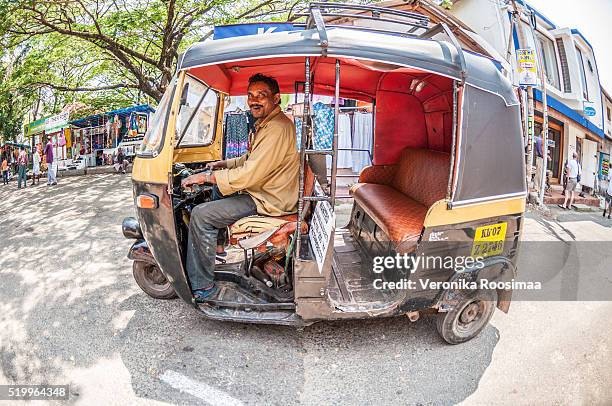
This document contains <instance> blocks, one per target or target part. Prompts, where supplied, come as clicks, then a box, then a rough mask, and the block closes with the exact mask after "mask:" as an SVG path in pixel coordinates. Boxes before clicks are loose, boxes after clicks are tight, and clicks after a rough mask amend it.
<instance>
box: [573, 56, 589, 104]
mask: <svg viewBox="0 0 612 406" xmlns="http://www.w3.org/2000/svg"><path fill="white" fill-rule="evenodd" d="M576 53H577V54H578V65H579V66H578V68H579V69H578V70H579V71H580V79H581V80H582V95H583V96H584V99H585V100H589V86H588V83H587V80H586V72H585V70H584V58H583V57H582V52H581V51H580V48H578V47H576Z"/></svg>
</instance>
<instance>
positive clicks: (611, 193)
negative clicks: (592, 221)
mask: <svg viewBox="0 0 612 406" xmlns="http://www.w3.org/2000/svg"><path fill="white" fill-rule="evenodd" d="M605 198H606V201H605V202H604V212H603V216H604V217H606V211H607V212H608V218H610V217H611V216H610V215H611V214H612V171H610V170H608V189H607V190H606V196H605Z"/></svg>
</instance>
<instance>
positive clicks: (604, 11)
mask: <svg viewBox="0 0 612 406" xmlns="http://www.w3.org/2000/svg"><path fill="white" fill-rule="evenodd" d="M527 2H528V3H529V4H530V5H531V6H532V7H533V8H535V9H536V10H538V11H539V12H540V13H542V14H543V15H544V16H546V18H548V19H549V20H551V21H552V22H553V23H555V25H556V26H557V27H559V28H566V27H568V28H577V29H578V30H579V31H580V32H581V33H582V35H584V37H585V38H586V39H587V41H589V43H590V44H591V45H592V46H593V49H594V50H595V59H596V60H597V67H598V68H599V80H600V82H601V85H602V86H603V87H604V88H605V89H606V91H607V92H608V93H610V94H612V0H580V1H578V0H528V1H527Z"/></svg>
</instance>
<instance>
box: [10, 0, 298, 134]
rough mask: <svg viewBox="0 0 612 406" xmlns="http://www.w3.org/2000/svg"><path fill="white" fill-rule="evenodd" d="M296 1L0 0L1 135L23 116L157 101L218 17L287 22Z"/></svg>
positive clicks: (16, 130)
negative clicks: (182, 57)
mask: <svg viewBox="0 0 612 406" xmlns="http://www.w3.org/2000/svg"><path fill="white" fill-rule="evenodd" d="M300 5H303V2H301V1H299V0H298V1H293V2H286V1H280V0H237V1H235V0H107V1H102V0H63V1H57V0H0V47H1V49H0V134H4V135H5V136H6V137H14V136H16V135H17V134H18V133H19V132H20V130H21V125H22V122H23V121H28V120H33V119H37V118H40V117H41V116H42V115H49V114H54V113H57V112H59V111H60V110H61V109H62V107H63V106H64V105H66V104H68V103H76V102H78V103H83V104H85V105H87V106H88V108H86V109H83V110H81V111H80V113H79V114H86V113H87V112H95V111H105V110H111V109H114V108H119V107H125V106H127V105H131V104H140V103H151V104H155V103H156V101H158V100H159V99H160V98H161V95H162V94H163V92H164V90H165V88H166V86H167V84H168V83H169V81H170V79H171V77H172V75H173V73H174V69H175V65H176V61H177V58H178V55H179V54H180V53H181V52H183V51H184V50H186V49H187V47H189V46H190V45H191V44H192V43H194V42H196V41H198V40H199V39H200V38H202V37H203V36H204V35H205V34H206V33H207V32H208V31H209V30H210V29H211V28H212V26H213V25H215V24H219V23H235V22H239V21H247V20H273V19H279V20H286V19H287V18H291V16H292V14H293V13H295V12H297V11H298V9H299V6H300Z"/></svg>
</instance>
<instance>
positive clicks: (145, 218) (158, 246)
mask: <svg viewBox="0 0 612 406" xmlns="http://www.w3.org/2000/svg"><path fill="white" fill-rule="evenodd" d="M133 190H134V196H135V197H136V196H138V195H142V194H149V195H154V196H157V198H158V202H159V204H158V207H157V208H155V209H142V208H138V207H137V208H136V214H137V217H138V222H139V224H140V227H141V228H142V233H143V236H144V238H145V240H146V242H147V244H148V247H149V249H150V250H151V253H152V254H153V256H154V257H155V261H156V262H157V264H158V265H159V269H161V271H162V272H163V273H164V275H165V276H166V278H167V279H168V281H170V283H171V284H172V286H173V287H174V290H175V291H176V293H177V295H178V296H179V297H180V298H181V299H183V300H184V301H185V302H187V303H191V304H193V296H192V294H191V288H190V287H189V283H188V282H187V278H186V276H185V269H184V267H183V261H182V260H181V253H180V249H179V245H178V240H177V234H176V226H175V224H174V212H173V206H172V199H171V197H170V195H168V185H167V184H156V183H146V182H140V181H136V180H134V181H133Z"/></svg>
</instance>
